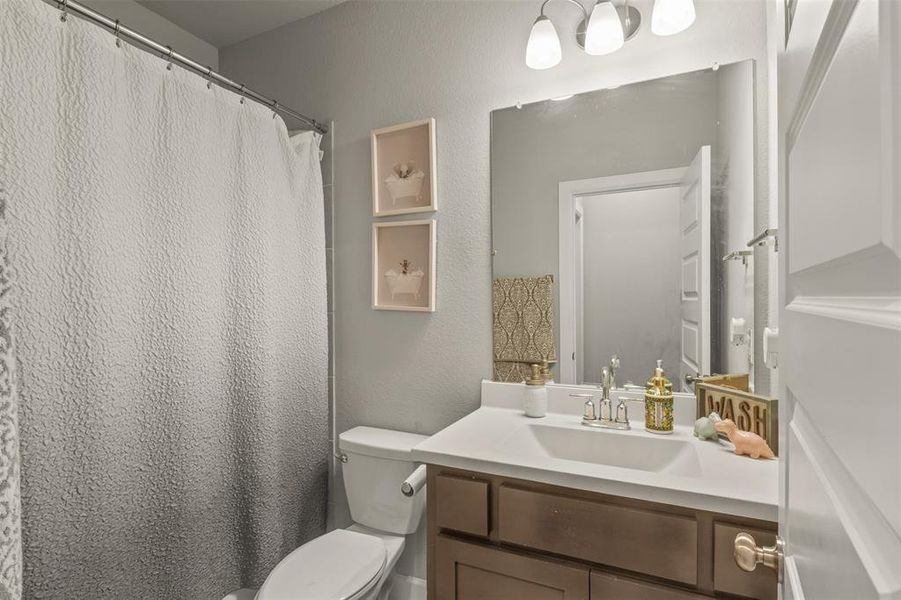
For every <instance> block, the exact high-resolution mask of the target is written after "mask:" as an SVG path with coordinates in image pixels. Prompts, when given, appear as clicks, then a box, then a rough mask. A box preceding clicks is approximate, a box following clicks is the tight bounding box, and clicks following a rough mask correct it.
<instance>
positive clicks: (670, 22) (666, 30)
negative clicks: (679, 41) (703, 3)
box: [651, 0, 695, 35]
mask: <svg viewBox="0 0 901 600" xmlns="http://www.w3.org/2000/svg"><path fill="white" fill-rule="evenodd" d="M694 22H695V3H694V0H654V10H653V11H652V12H651V32H652V33H653V34H654V35H675V34H677V33H681V32H683V31H685V30H686V29H688V28H689V27H691V24H692V23H694Z"/></svg>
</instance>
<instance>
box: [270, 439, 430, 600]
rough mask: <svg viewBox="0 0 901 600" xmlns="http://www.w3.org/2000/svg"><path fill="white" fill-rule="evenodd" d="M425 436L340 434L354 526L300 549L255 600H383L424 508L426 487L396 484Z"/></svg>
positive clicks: (283, 562)
mask: <svg viewBox="0 0 901 600" xmlns="http://www.w3.org/2000/svg"><path fill="white" fill-rule="evenodd" d="M424 439H426V438H425V436H422V435H416V434H412V433H404V432H399V431H391V430H387V429H376V428H374V427H355V428H354V429H351V430H349V431H346V432H344V433H342V434H341V435H340V436H339V440H338V447H339V449H340V450H341V452H342V455H343V456H345V457H346V462H344V464H343V468H342V472H343V476H344V487H345V490H346V492H347V503H348V506H349V507H350V514H351V518H352V519H353V520H354V524H353V525H351V526H350V527H348V528H347V529H336V530H334V531H331V532H329V533H326V534H325V535H321V536H319V537H317V538H316V539H314V540H311V541H309V542H307V543H306V544H304V545H303V546H300V547H299V548H297V549H296V550H294V551H293V552H291V553H290V554H288V555H287V556H286V557H285V558H283V559H282V560H281V561H280V562H279V563H278V565H276V566H275V568H274V569H273V570H272V572H271V573H269V576H268V577H267V578H266V581H265V582H264V583H263V586H262V587H261V588H260V590H259V592H257V596H256V600H376V599H378V600H384V599H385V598H387V596H388V593H389V592H390V580H391V575H392V573H393V570H394V566H395V564H396V563H397V560H398V558H399V557H400V554H401V552H403V549H404V540H405V537H404V536H405V535H408V534H410V533H414V532H415V531H416V530H417V529H418V527H419V525H420V522H421V521H422V514H423V512H424V509H425V488H423V489H421V490H420V491H419V492H418V493H416V494H414V495H413V496H412V497H407V496H405V495H404V494H403V493H402V492H401V484H403V482H404V480H405V479H406V478H407V477H409V476H410V474H412V473H413V471H414V470H415V469H416V466H417V465H416V464H415V463H413V461H412V460H411V459H410V455H411V450H412V448H413V446H415V445H416V444H418V443H419V442H421V441H423V440H424Z"/></svg>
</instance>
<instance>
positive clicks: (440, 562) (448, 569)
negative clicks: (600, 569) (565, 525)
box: [435, 535, 589, 600]
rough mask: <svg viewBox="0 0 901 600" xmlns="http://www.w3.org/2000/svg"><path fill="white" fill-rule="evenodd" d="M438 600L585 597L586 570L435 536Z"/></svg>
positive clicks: (570, 599)
mask: <svg viewBox="0 0 901 600" xmlns="http://www.w3.org/2000/svg"><path fill="white" fill-rule="evenodd" d="M435 554H436V556H435V561H436V562H435V571H436V585H435V596H436V598H438V600H489V599H490V600H522V599H523V598H530V599H532V598H534V599H535V600H588V585H589V584H588V570H587V569H583V568H578V567H573V566H569V565H566V564H563V563H559V562H555V561H550V560H542V559H537V558H531V557H527V556H521V555H518V554H514V553H512V552H506V551H503V550H498V549H495V548H489V547H486V546H479V545H476V544H468V543H466V542H461V541H459V540H455V539H451V538H446V537H443V536H440V535H439V536H438V538H437V540H436V543H435Z"/></svg>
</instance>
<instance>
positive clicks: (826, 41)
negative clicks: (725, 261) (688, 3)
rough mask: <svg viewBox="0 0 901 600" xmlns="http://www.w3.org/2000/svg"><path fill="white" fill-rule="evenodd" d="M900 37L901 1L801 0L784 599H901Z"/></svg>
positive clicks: (782, 111)
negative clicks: (898, 180)
mask: <svg viewBox="0 0 901 600" xmlns="http://www.w3.org/2000/svg"><path fill="white" fill-rule="evenodd" d="M777 4H779V5H780V7H779V13H778V14H779V16H780V20H783V21H784V16H785V9H784V8H783V7H782V4H783V3H782V2H779V3H777ZM793 4H794V3H793V2H789V6H792V5H793ZM783 24H784V23H783ZM784 31H785V29H784V28H782V29H781V31H780V32H779V33H780V34H783V33H784ZM784 42H785V40H784V37H783V38H782V39H781V40H780V47H781V46H783V43H784ZM899 44H901V3H899V2H897V0H859V1H857V0H832V1H831V2H824V1H821V0H801V1H799V2H797V5H796V8H795V12H794V18H793V21H792V25H791V29H790V33H789V35H788V41H787V43H785V44H784V47H783V48H781V52H780V56H779V92H778V94H779V129H780V134H781V135H780V146H781V147H780V152H779V160H780V188H781V193H780V199H779V204H780V219H779V222H780V232H779V233H780V239H779V248H780V250H779V255H780V256H779V272H780V286H779V287H780V296H781V300H780V318H781V326H780V338H781V342H780V343H781V344H782V347H781V349H780V362H779V364H780V370H781V371H782V373H781V374H780V380H781V385H782V390H781V393H780V407H779V412H780V414H779V421H780V428H781V431H780V442H779V447H780V449H781V450H782V456H781V468H780V483H781V486H780V496H781V497H780V516H779V520H780V533H781V535H782V537H783V538H784V540H785V556H786V560H785V576H784V583H783V594H784V596H783V597H784V598H795V599H801V598H807V599H808V600H827V599H831V598H836V599H853V600H864V599H868V598H901V201H899V184H898V183H896V181H897V179H896V178H897V177H898V176H899V174H901V110H899V108H901V106H899V105H901V88H899V84H901V45H899ZM758 568H762V567H758Z"/></svg>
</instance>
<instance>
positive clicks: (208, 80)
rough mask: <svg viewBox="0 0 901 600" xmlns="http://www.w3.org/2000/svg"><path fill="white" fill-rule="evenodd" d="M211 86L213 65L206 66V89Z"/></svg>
mask: <svg viewBox="0 0 901 600" xmlns="http://www.w3.org/2000/svg"><path fill="white" fill-rule="evenodd" d="M212 88H213V67H207V68H206V89H208V90H209V89H212Z"/></svg>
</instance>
